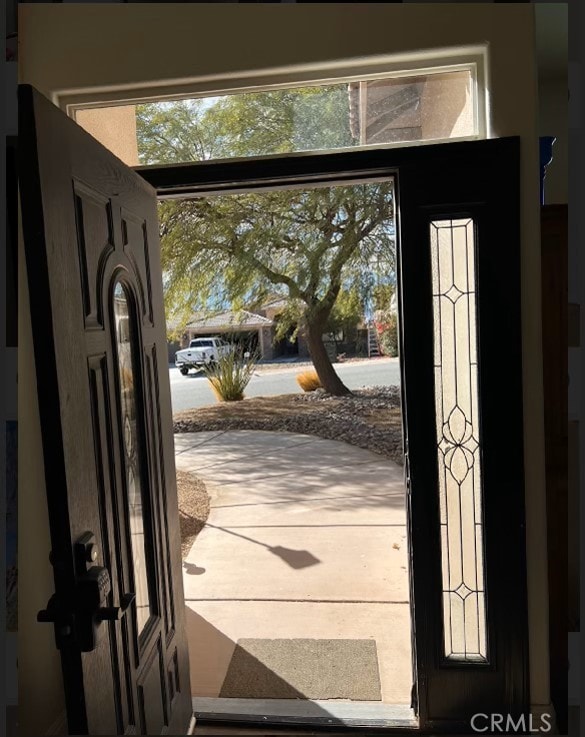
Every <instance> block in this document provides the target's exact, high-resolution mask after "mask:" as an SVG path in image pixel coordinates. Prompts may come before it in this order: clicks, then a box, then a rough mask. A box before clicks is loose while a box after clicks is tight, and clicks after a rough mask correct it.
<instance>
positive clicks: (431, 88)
mask: <svg viewBox="0 0 585 737" xmlns="http://www.w3.org/2000/svg"><path fill="white" fill-rule="evenodd" d="M420 115H421V125H422V137H423V138H455V137H456V136H470V135H473V132H474V130H473V96H472V91H471V79H470V78H469V77H468V75H466V74H462V73H457V72H455V73H453V74H445V75H440V76H439V75H430V76H429V78H428V79H427V81H426V82H425V85H424V87H423V91H422V94H421V113H420Z"/></svg>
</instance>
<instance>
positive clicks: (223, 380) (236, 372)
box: [203, 346, 258, 402]
mask: <svg viewBox="0 0 585 737" xmlns="http://www.w3.org/2000/svg"><path fill="white" fill-rule="evenodd" d="M257 361H258V356H257V355H256V354H250V353H247V352H244V350H243V348H241V347H239V346H235V347H234V348H233V350H231V351H229V353H226V354H225V355H223V356H221V357H220V358H218V360H217V361H216V362H215V363H214V364H207V365H206V366H204V367H203V371H204V373H205V376H206V377H207V380H208V381H209V383H210V384H211V388H212V390H213V393H214V394H215V396H216V398H217V401H218V402H239V401H240V400H242V399H243V398H244V389H245V388H246V387H247V386H248V383H249V382H250V379H251V378H252V374H253V373H254V368H255V366H256V363H257Z"/></svg>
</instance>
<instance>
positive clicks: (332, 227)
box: [137, 85, 395, 395]
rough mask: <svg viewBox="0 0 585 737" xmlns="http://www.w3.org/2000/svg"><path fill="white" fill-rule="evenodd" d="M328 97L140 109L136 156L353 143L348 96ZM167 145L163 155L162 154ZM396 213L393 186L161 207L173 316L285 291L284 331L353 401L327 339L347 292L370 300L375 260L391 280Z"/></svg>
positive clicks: (294, 94) (285, 94)
mask: <svg viewBox="0 0 585 737" xmlns="http://www.w3.org/2000/svg"><path fill="white" fill-rule="evenodd" d="M337 88H341V90H340V89H337ZM324 89H325V90H326V89H327V88H308V89H306V90H300V91H298V90H284V91H283V90H279V91H276V92H270V93H252V94H247V95H235V96H231V97H226V98H219V100H218V101H217V102H215V103H214V104H213V105H210V104H208V103H205V102H202V101H188V102H181V103H172V104H171V103H166V104H165V108H164V109H158V108H156V106H155V105H147V106H142V107H141V108H139V110H138V115H137V127H138V137H139V150H140V151H141V152H143V157H144V158H143V161H145V163H156V161H155V160H156V159H157V160H158V161H159V162H160V161H161V159H162V160H166V161H168V160H169V158H164V157H165V156H167V154H168V156H169V157H170V160H173V161H179V160H180V161H184V160H188V159H189V158H191V159H193V158H200V159H201V158H209V157H211V156H214V157H217V156H220V157H221V156H226V155H236V156H242V155H253V154H257V153H266V152H267V151H271V152H277V153H280V152H284V151H288V150H298V149H300V148H303V147H305V148H313V147H315V145H317V143H319V142H322V141H325V142H326V144H327V145H334V144H335V145H337V146H339V145H348V142H350V141H351V137H350V134H349V120H348V115H347V89H344V88H343V86H341V85H337V86H335V88H332V90H331V91H330V94H329V95H327V94H326V92H324ZM341 93H343V94H341ZM299 111H300V112H299ZM175 113H176V115H175ZM344 114H345V117H344ZM208 123H209V125H208ZM319 136H321V137H319ZM163 146H167V149H166V151H167V153H166V154H161V153H160V149H161V147H163ZM157 152H158V153H157ZM393 214H394V200H393V183H392V182H391V181H387V182H382V183H372V184H357V185H353V186H333V187H327V188H325V187H320V188H315V189H307V190H286V191H285V190H277V191H272V192H267V193H253V194H238V195H222V196H216V197H207V198H200V199H191V200H183V201H166V202H163V203H161V205H160V222H161V249H162V251H161V255H162V265H163V272H164V286H165V301H166V306H167V313H168V316H171V315H172V316H173V317H176V316H177V315H187V314H188V313H190V312H191V311H193V310H196V309H204V310H213V309H225V308H226V306H230V307H231V308H232V309H238V308H242V307H244V306H246V305H249V304H251V303H254V302H261V301H262V300H263V299H265V298H266V296H267V295H268V294H269V293H271V292H274V291H275V288H276V289H277V290H282V291H283V292H284V295H285V296H286V297H287V299H288V308H287V309H286V310H285V311H284V315H283V318H284V319H282V320H281V323H280V330H281V331H282V330H286V328H287V327H289V326H290V324H292V323H293V322H294V321H295V320H296V321H298V323H300V325H301V326H302V327H303V328H304V330H305V331H306V337H307V342H308V345H309V351H310V353H311V358H312V361H313V364H314V366H315V370H316V371H317V373H318V375H319V378H320V380H321V383H322V385H323V387H324V388H325V389H326V391H328V392H330V393H332V394H336V395H341V394H345V393H348V391H349V390H348V389H347V387H345V385H344V384H343V382H342V381H341V379H340V378H339V377H338V375H337V374H336V372H335V370H334V368H333V366H332V364H331V361H330V360H329V357H328V355H327V351H326V349H325V346H324V343H323V333H324V332H325V331H326V328H327V323H328V321H329V320H330V318H331V316H332V314H335V313H334V308H335V305H336V303H337V300H338V298H339V295H340V294H342V293H350V292H352V291H353V293H355V294H359V295H360V296H361V298H362V303H364V304H365V301H366V297H367V294H368V293H369V291H371V289H372V288H373V287H374V279H373V275H372V264H374V263H376V264H378V267H379V268H381V269H383V270H385V272H386V274H388V275H393V273H394V268H395V267H394V234H393V223H392V218H393Z"/></svg>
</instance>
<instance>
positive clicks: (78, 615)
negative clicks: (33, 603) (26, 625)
mask: <svg viewBox="0 0 585 737" xmlns="http://www.w3.org/2000/svg"><path fill="white" fill-rule="evenodd" d="M98 555H99V550H98V547H97V545H96V541H95V537H94V535H93V534H92V533H90V532H86V533H84V534H83V535H82V536H81V537H80V538H79V540H78V541H77V542H76V543H75V545H74V557H75V572H76V585H75V591H74V595H73V597H72V599H73V600H72V602H71V605H70V606H64V605H63V604H62V603H61V602H60V601H59V597H58V596H57V595H56V594H54V595H53V596H52V597H51V599H50V601H49V604H48V605H47V608H46V609H43V610H42V611H40V612H39V613H38V615H37V621H38V622H53V623H54V625H55V638H56V642H57V647H58V648H61V646H62V645H63V639H64V637H67V636H69V635H70V634H72V632H73V631H74V634H75V639H76V641H77V644H78V646H79V649H80V650H81V652H91V651H92V650H95V648H96V647H97V645H98V643H99V641H100V640H101V638H102V636H103V634H104V632H105V630H104V628H103V627H102V623H103V622H116V621H119V620H121V619H122V617H123V616H124V615H125V614H126V612H127V611H128V609H129V608H130V606H131V604H132V602H133V601H134V599H135V598H136V596H135V594H133V593H127V594H124V595H123V596H122V597H121V600H120V605H119V606H110V607H109V606H105V604H106V602H107V599H108V596H109V595H110V593H111V591H112V583H111V580H110V572H109V571H108V569H107V568H105V567H104V566H99V565H93V564H94V563H96V562H97V559H98Z"/></svg>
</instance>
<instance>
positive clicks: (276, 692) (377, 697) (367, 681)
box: [219, 639, 382, 701]
mask: <svg viewBox="0 0 585 737" xmlns="http://www.w3.org/2000/svg"><path fill="white" fill-rule="evenodd" d="M219 695H220V697H223V698H243V699H348V700H352V701H381V699H382V694H381V690H380V674H379V672H378V653H377V650H376V642H375V640H307V639H296V640H258V639H244V640H238V642H237V645H236V648H235V650H234V653H233V655H232V659H231V661H230V664H229V668H228V671H227V674H226V677H225V680H224V682H223V686H222V687H221V692H220V694H219Z"/></svg>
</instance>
